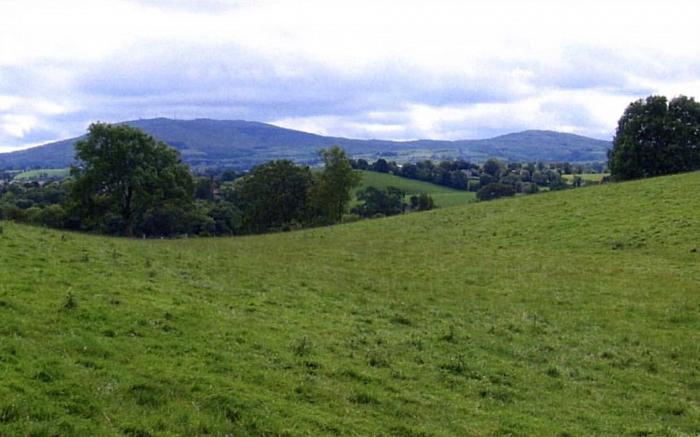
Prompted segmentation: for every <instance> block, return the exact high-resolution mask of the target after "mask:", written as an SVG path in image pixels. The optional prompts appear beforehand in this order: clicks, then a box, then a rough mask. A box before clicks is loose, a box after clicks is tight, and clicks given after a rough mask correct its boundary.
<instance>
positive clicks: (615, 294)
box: [0, 173, 700, 436]
mask: <svg viewBox="0 0 700 437" xmlns="http://www.w3.org/2000/svg"><path fill="white" fill-rule="evenodd" d="M698 188H700V173H693V174H685V175H678V176H671V177H664V178H657V179H649V180H644V181H637V182H629V183H624V184H612V185H611V184H608V185H601V186H594V187H589V188H583V189H577V190H570V191H561V192H552V193H544V194H539V195H533V196H523V197H518V198H511V199H504V200H497V201H493V202H484V203H476V204H470V205H466V206H461V207H453V208H443V209H439V210H435V211H429V212H425V213H414V214H408V215H404V216H397V217H390V218H386V219H378V220H368V221H362V222H356V223H352V224H347V225H339V226H332V227H324V228H317V229H310V230H304V231H299V232H291V233H281V234H269V235H261V236H251V237H242V238H220V239H189V240H187V239H183V240H162V241H161V240H155V241H142V240H126V239H115V238H103V237H96V236H89V235H81V234H74V233H66V232H59V231H53V230H47V229H40V228H33V227H27V226H21V225H16V224H12V223H8V222H4V223H0V225H1V226H2V228H3V232H2V234H0V249H1V250H0V375H2V377H1V378H0V434H1V435H118V434H125V435H138V436H148V435H174V434H177V435H203V434H213V435H227V434H228V435H285V436H293V435H400V436H426V435H456V436H462V435H476V436H478V435H484V436H493V435H697V434H699V433H700V406H699V405H700V383H699V382H698V381H699V379H698V375H700V341H698V332H700V285H699V284H700V219H699V218H698V215H697V211H698V210H700V197H699V196H697V195H696V193H697V191H698Z"/></svg>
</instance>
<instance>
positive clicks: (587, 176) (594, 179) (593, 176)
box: [562, 173, 610, 183]
mask: <svg viewBox="0 0 700 437" xmlns="http://www.w3.org/2000/svg"><path fill="white" fill-rule="evenodd" d="M575 176H579V177H580V178H581V179H582V180H583V181H584V182H588V183H600V181H602V180H603V178H604V177H605V176H610V173H582V174H578V175H573V174H565V175H562V177H563V178H564V179H565V180H566V181H567V182H572V181H573V180H574V177H575Z"/></svg>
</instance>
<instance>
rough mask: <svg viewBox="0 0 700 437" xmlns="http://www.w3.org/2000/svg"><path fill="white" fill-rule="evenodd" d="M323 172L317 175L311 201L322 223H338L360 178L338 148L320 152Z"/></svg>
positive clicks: (343, 152) (334, 147)
mask: <svg viewBox="0 0 700 437" xmlns="http://www.w3.org/2000/svg"><path fill="white" fill-rule="evenodd" d="M321 157H322V158H323V163H324V167H323V171H322V172H321V173H319V175H318V180H317V184H316V186H315V187H314V189H313V193H312V200H313V204H314V207H315V210H316V213H317V215H318V217H319V218H320V220H321V221H322V222H324V223H336V222H338V221H340V219H341V218H342V216H343V213H344V212H345V210H346V208H347V206H348V204H349V203H350V200H351V198H352V190H353V189H354V188H355V187H357V186H358V185H359V183H360V179H361V178H362V176H361V174H360V173H358V172H356V171H354V170H353V168H352V165H351V164H350V160H349V159H348V157H347V156H346V155H345V151H343V149H341V148H340V147H338V146H333V147H331V148H330V149H323V150H321Z"/></svg>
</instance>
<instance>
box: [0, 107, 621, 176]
mask: <svg viewBox="0 0 700 437" xmlns="http://www.w3.org/2000/svg"><path fill="white" fill-rule="evenodd" d="M124 123H125V124H128V125H130V126H134V127H137V128H139V129H143V130H144V131H146V132H148V133H149V134H151V135H153V136H154V137H155V138H157V139H159V140H162V141H165V142H166V143H168V144H170V145H171V146H172V147H174V148H176V149H178V150H179V151H180V153H181V154H182V157H183V159H184V161H186V162H187V163H189V164H190V165H193V166H212V165H226V166H232V167H237V168H249V167H251V166H253V165H255V164H257V163H260V162H265V161H269V160H272V159H282V158H287V159H292V160H295V161H297V162H307V163H313V162H316V161H317V159H318V150H319V149H321V148H324V147H329V146H332V145H335V144H337V145H339V146H341V147H343V148H344V149H345V150H346V151H347V152H348V154H350V155H351V156H354V157H358V158H359V157H362V158H366V159H369V160H374V159H377V158H379V157H385V158H387V159H391V160H397V161H415V160H420V159H452V158H463V159H467V160H471V161H475V162H481V161H484V160H486V159H488V158H489V157H497V158H501V159H504V160H507V161H548V162H552V161H569V162H583V161H603V160H605V159H606V152H607V150H608V149H609V148H610V147H611V144H610V142H609V141H602V140H595V139H592V138H587V137H583V136H579V135H572V134H565V133H560V132H552V131H539V130H530V131H525V132H519V133H513V134H508V135H502V136H499V137H495V138H490V139H484V140H458V141H440V140H416V141H385V140H355V139H349V138H339V137H327V136H322V135H315V134H310V133H307V132H301V131H297V130H292V129H285V128H281V127H277V126H273V125H271V124H265V123H258V122H250V121H242V120H233V121H230V120H209V119H197V120H171V119H167V118H156V119H149V120H134V121H127V122H124ZM80 138H81V137H78V138H72V139H68V140H63V141H58V142H55V143H50V144H45V145H43V146H38V147H33V148H31V149H27V150H22V151H18V152H11V153H2V154H0V168H37V167H41V168H51V167H56V168H57V167H66V166H68V165H70V164H71V163H72V162H73V156H74V150H73V146H74V144H75V142H76V141H77V140H79V139H80Z"/></svg>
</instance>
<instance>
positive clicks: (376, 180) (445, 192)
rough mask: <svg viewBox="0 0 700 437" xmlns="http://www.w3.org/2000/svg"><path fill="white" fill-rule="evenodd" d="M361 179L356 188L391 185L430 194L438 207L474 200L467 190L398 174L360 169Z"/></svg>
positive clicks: (408, 191) (407, 190)
mask: <svg viewBox="0 0 700 437" xmlns="http://www.w3.org/2000/svg"><path fill="white" fill-rule="evenodd" d="M360 173H361V174H362V181H361V182H360V186H359V188H358V189H363V188H366V187H376V188H386V187H389V186H393V187H396V188H400V189H402V190H404V191H405V192H406V193H407V194H408V195H411V194H422V193H426V194H430V196H431V197H432V198H433V200H434V201H435V204H436V205H437V206H438V207H441V208H442V207H446V206H456V205H466V204H467V203H471V202H474V201H475V200H476V195H475V193H472V192H469V191H461V190H455V189H453V188H448V187H443V186H441V185H436V184H431V183H429V182H423V181H417V180H414V179H408V178H402V177H399V176H395V175H391V174H387V173H378V172H374V171H361V172H360Z"/></svg>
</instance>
